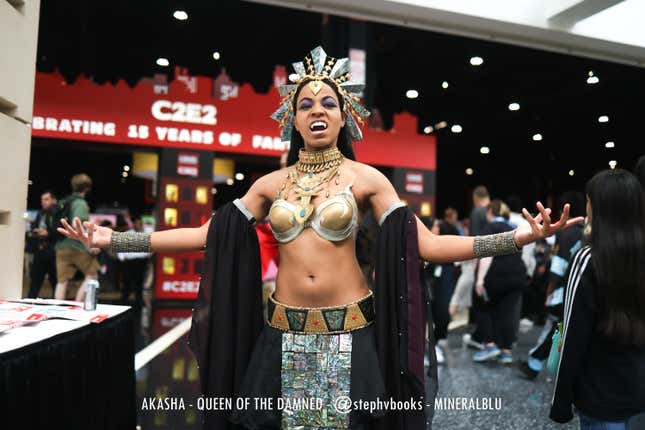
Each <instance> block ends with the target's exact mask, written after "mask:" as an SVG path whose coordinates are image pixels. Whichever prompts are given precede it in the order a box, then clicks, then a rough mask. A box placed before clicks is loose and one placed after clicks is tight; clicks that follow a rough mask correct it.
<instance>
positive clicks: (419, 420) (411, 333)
mask: <svg viewBox="0 0 645 430" xmlns="http://www.w3.org/2000/svg"><path fill="white" fill-rule="evenodd" d="M252 222H253V219H251V220H250V221H249V220H248V219H247V218H246V217H245V215H244V214H243V213H242V212H241V211H240V210H239V209H238V208H237V207H236V206H235V205H233V204H227V205H226V206H224V207H222V208H221V209H220V210H219V211H218V212H217V213H216V215H215V216H214V217H213V219H212V221H211V226H210V229H209V232H208V239H207V247H206V256H205V260H204V271H203V274H202V280H201V284H200V290H199V294H198V298H197V303H196V305H195V310H194V313H193V324H192V328H191V333H190V344H191V348H192V350H193V352H194V353H195V355H196V357H197V362H198V365H199V369H200V377H201V381H202V392H203V394H204V395H205V396H209V397H210V396H217V397H235V395H237V394H238V393H239V389H240V386H241V383H242V381H243V379H244V375H245V373H246V370H247V367H248V364H249V361H250V358H251V354H252V352H253V348H254V344H255V343H256V341H257V340H258V339H259V337H260V333H261V330H262V327H263V322H262V298H261V277H260V251H259V245H258V240H257V235H256V233H255V229H254V228H253V225H252ZM377 247H378V249H377V255H378V258H377V261H376V286H375V294H374V295H375V309H376V321H375V331H376V347H377V353H378V360H379V364H380V368H381V373H382V375H383V380H384V383H385V392H386V399H387V398H392V399H394V400H395V401H410V400H413V401H417V402H418V401H421V402H422V404H423V405H425V404H426V403H429V404H430V405H431V406H432V405H433V404H434V396H435V395H436V381H437V375H436V361H435V358H434V349H433V348H431V351H430V357H431V374H430V381H431V383H432V387H431V389H430V393H431V394H432V396H431V398H428V399H426V398H425V392H424V390H425V389H424V385H425V384H424V371H423V354H424V346H425V321H426V309H425V300H424V294H423V290H422V288H421V284H420V281H419V252H418V242H417V226H416V219H415V216H414V214H413V213H412V211H410V210H409V209H408V208H399V209H396V210H395V211H393V212H392V213H391V214H390V215H389V216H388V217H387V218H386V220H385V222H384V223H383V225H382V227H381V230H380V232H379V237H378V240H377ZM399 333H400V334H399ZM386 399H383V400H386ZM228 414H229V412H227V411H222V412H213V413H210V414H205V424H206V426H205V429H208V430H210V429H217V430H220V429H229V430H230V429H236V430H237V429H240V428H241V427H240V426H238V425H235V424H232V423H230V422H229V421H227V420H226V417H227V415H228ZM425 426H426V415H425V411H424V408H421V410H420V411H417V412H414V411H409V410H406V411H397V412H390V413H387V414H386V415H385V417H383V418H380V419H375V420H374V429H375V430H386V429H387V430H390V429H397V430H421V429H424V428H425Z"/></svg>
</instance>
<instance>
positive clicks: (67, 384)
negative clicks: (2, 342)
mask: <svg viewBox="0 0 645 430" xmlns="http://www.w3.org/2000/svg"><path fill="white" fill-rule="evenodd" d="M46 323H47V321H45V322H43V323H39V324H46ZM135 388H136V386H135V372H134V321H133V312H132V310H128V311H126V312H123V313H121V314H119V315H116V316H114V317H112V318H108V319H106V320H105V321H103V322H101V323H100V324H89V325H85V326H82V327H80V328H77V329H75V330H71V331H67V332H64V333H61V334H58V335H55V336H52V337H50V338H48V339H45V340H42V341H40V342H36V343H33V344H30V345H27V346H25V347H22V348H18V349H15V350H11V351H8V352H4V353H2V354H0V399H1V400H0V420H1V424H0V428H2V429H6V430H14V429H16V430H17V429H20V430H32V429H33V430H39V429H69V430H77V429H78V430H87V429H93V430H94V429H96V430H122V429H134V428H135V426H136V417H137V401H136V391H135Z"/></svg>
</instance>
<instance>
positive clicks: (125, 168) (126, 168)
mask: <svg viewBox="0 0 645 430" xmlns="http://www.w3.org/2000/svg"><path fill="white" fill-rule="evenodd" d="M123 170H125V171H126V172H129V171H130V166H128V165H127V164H126V165H125V166H123Z"/></svg>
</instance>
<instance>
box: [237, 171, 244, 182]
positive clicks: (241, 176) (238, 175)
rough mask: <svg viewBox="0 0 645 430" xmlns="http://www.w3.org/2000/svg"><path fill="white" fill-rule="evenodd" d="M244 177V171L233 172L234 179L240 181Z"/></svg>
mask: <svg viewBox="0 0 645 430" xmlns="http://www.w3.org/2000/svg"><path fill="white" fill-rule="evenodd" d="M243 179H244V173H236V174H235V180H237V181H241V180H243Z"/></svg>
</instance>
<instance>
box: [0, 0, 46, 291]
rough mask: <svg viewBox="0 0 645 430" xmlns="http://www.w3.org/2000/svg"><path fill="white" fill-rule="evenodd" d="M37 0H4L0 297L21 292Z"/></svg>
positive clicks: (0, 4) (0, 12) (0, 10)
mask: <svg viewBox="0 0 645 430" xmlns="http://www.w3.org/2000/svg"><path fill="white" fill-rule="evenodd" d="M39 9H40V2H39V1H38V0H0V148H1V152H0V154H1V156H0V247H1V249H2V251H1V252H0V298H10V299H11V298H18V297H20V296H21V295H22V261H23V248H24V231H25V220H24V216H23V214H24V212H25V210H26V208H27V207H26V204H27V181H28V174H29V148H30V145H31V129H30V124H31V114H32V109H33V99H34V79H35V72H36V44H37V41H38V14H39Z"/></svg>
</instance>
